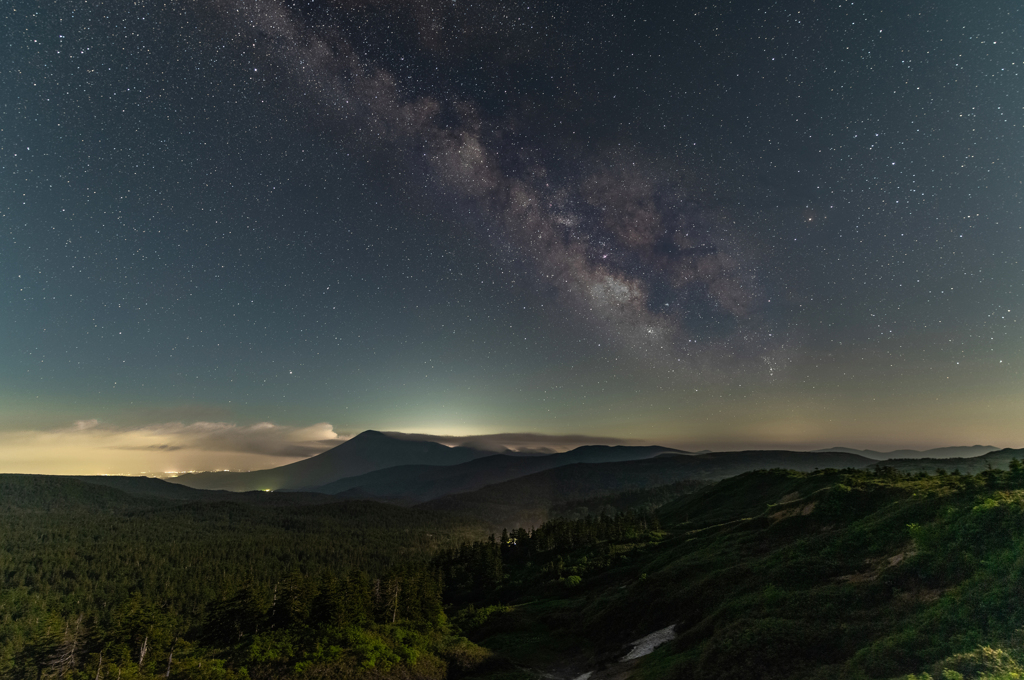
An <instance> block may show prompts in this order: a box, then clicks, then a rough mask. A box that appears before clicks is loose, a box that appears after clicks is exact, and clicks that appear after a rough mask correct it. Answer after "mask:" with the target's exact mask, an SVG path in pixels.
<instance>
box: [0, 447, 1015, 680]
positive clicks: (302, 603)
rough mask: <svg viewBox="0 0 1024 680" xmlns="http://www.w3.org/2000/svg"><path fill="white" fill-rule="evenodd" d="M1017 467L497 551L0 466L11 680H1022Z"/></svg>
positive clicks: (3, 637)
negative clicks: (634, 651)
mask: <svg viewBox="0 0 1024 680" xmlns="http://www.w3.org/2000/svg"><path fill="white" fill-rule="evenodd" d="M1008 467H1009V469H1008V470H999V469H992V470H984V471H982V472H980V473H979V474H976V475H973V476H971V475H961V474H949V473H943V474H931V475H929V474H926V473H906V472H900V471H898V470H896V469H894V468H892V467H879V468H876V469H872V470H868V471H863V470H852V469H851V470H844V471H837V470H823V471H817V472H803V473H800V472H792V471H785V470H770V471H760V472H749V473H746V474H742V475H739V476H737V477H734V478H731V479H727V480H725V481H722V482H719V483H717V484H715V485H713V486H708V487H705V488H703V489H699V490H696V489H695V488H694V487H692V486H683V487H680V486H678V485H677V486H676V487H674V488H665V489H655V490H652V491H631V492H628V493H626V494H620V495H610V496H604V497H602V498H600V499H595V500H594V501H593V502H592V503H589V504H587V503H584V502H577V503H575V504H573V505H570V506H563V507H561V508H558V509H557V511H556V512H554V513H553V515H561V518H560V519H555V520H551V521H548V522H546V523H544V524H543V525H540V526H538V527H535V528H533V529H532V530H531V529H527V528H524V527H518V528H510V529H509V531H507V532H504V533H503V534H500V535H493V536H490V537H489V536H488V534H489V530H488V529H487V527H486V526H485V525H483V524H481V523H478V522H474V521H473V520H472V518H471V517H469V516H467V515H465V514H461V515H459V516H453V515H449V514H444V513H441V512H429V511H426V510H424V509H422V508H418V509H405V508H400V507H396V506H389V505H384V504H380V503H375V502H369V501H342V502H338V501H337V500H336V499H333V498H330V497H324V496H318V495H316V494H294V495H293V494H258V493H256V494H225V493H224V492H199V493H198V495H195V494H192V492H189V493H188V494H184V493H180V492H179V495H178V496H175V493H172V492H168V491H167V490H166V488H165V487H161V486H160V485H159V484H152V483H151V482H152V481H154V480H149V481H144V480H140V481H137V482H132V483H131V484H130V485H122V488H111V487H110V486H99V485H97V484H96V483H94V482H95V480H94V481H89V480H85V479H71V478H59V477H38V476H21V475H3V476H0V516H2V517H3V520H2V521H0V578H2V581H0V586H2V589H0V677H4V678H33V679H35V678H41V677H54V678H58V677H60V678H71V679H78V678H89V679H92V678H97V677H102V678H124V679H125V680H128V679H130V678H157V677H161V678H163V677H172V678H197V679H198V678H251V679H256V678H353V679H354V678H403V679H405V678H408V679H412V678H431V679H436V680H441V679H442V678H456V677H461V678H493V679H495V680H497V679H498V678H501V679H503V680H517V679H521V680H527V679H528V678H540V677H554V678H572V677H576V676H578V675H580V674H583V673H592V675H591V676H589V677H591V678H592V679H593V680H612V679H618V678H626V677H635V678H637V679H638V680H662V679H665V680H669V679H676V678H678V679H684V678H693V679H694V680H705V679H707V680H710V679H712V678H716V679H717V678H736V679H739V678H744V679H747V678H764V679H769V678H807V679H816V678H821V679H824V678H880V679H882V678H907V677H909V676H911V675H913V676H914V677H915V678H916V679H917V680H923V678H935V679H936V680H938V679H944V680H956V679H957V678H968V679H970V678H1000V679H1009V678H1019V677H1024V670H1022V668H1021V666H1020V665H1019V664H1020V663H1021V662H1022V661H1024V659H1022V658H1021V656H1020V655H1021V653H1022V651H1024V644H1022V643H1024V638H1022V633H1024V470H1022V469H1021V467H1020V466H1019V465H1018V464H1016V463H1010V464H1009V466H1008ZM108 483H109V482H108ZM158 492H159V493H158ZM160 494H162V495H160ZM204 494H214V495H209V496H208V495H204ZM645 496H647V497H649V499H652V500H650V502H645ZM325 499H326V500H325ZM659 505H660V507H657V506H659ZM655 507H656V508H657V509H656V510H655ZM655 631H666V634H665V636H664V637H665V639H666V640H668V641H667V642H665V643H664V644H662V645H661V646H659V647H657V649H655V650H654V652H653V653H651V654H649V655H647V656H643V657H641V658H637V659H631V660H629V661H625V662H623V661H622V659H623V658H624V657H625V655H626V654H627V652H629V650H630V649H631V645H630V643H632V642H633V641H635V640H637V639H639V638H641V637H643V636H645V635H648V634H650V633H653V632H655Z"/></svg>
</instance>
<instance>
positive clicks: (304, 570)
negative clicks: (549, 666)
mask: <svg viewBox="0 0 1024 680" xmlns="http://www.w3.org/2000/svg"><path fill="white" fill-rule="evenodd" d="M138 486H143V487H146V488H148V486H150V485H139V484H137V483H136V484H135V485H134V486H133V488H134V487H138ZM203 493H208V492H203ZM214 496H215V497H216V498H218V499H219V497H220V495H219V494H214ZM310 498H311V497H307V496H306V495H305V494H300V495H297V496H295V497H292V495H291V494H240V495H237V496H236V501H227V500H214V501H208V502H203V501H187V502H186V501H182V500H174V499H168V498H161V497H156V496H148V495H132V494H128V493H125V492H124V491H120V490H117V489H114V488H109V487H107V486H100V485H97V484H92V483H89V482H87V481H83V480H80V479H72V478H62V477H44V476H33V475H0V515H2V517H3V520H2V521H0V578H2V584H3V585H2V590H0V677H7V678H37V677H39V676H38V674H39V673H40V672H44V671H45V672H46V673H50V675H52V676H54V677H58V676H59V677H68V678H75V677H83V678H84V677H89V678H94V677H96V674H97V673H98V672H100V671H102V673H101V676H102V677H108V678H115V677H119V676H120V677H122V678H125V679H128V678H149V677H156V676H157V675H159V676H160V677H163V676H164V675H165V674H166V672H167V668H168V659H171V663H172V666H171V668H172V670H174V671H175V673H176V674H177V675H178V677H190V678H192V677H194V678H207V677H209V678H219V677H224V678H233V677H239V678H241V677H251V678H258V677H280V674H281V673H286V674H287V673H292V672H294V671H295V669H296V668H298V664H306V665H305V666H302V667H303V668H306V669H315V668H320V669H333V670H330V672H331V673H336V675H335V676H332V677H342V676H344V677H348V676H352V677H355V676H356V675H359V674H360V672H362V671H360V669H364V670H365V669H376V672H380V671H383V670H387V669H393V668H395V667H399V666H400V667H402V668H404V669H405V671H403V672H407V673H412V674H413V675H416V674H417V673H419V674H425V675H426V676H430V677H437V676H438V674H442V675H443V673H444V668H445V665H446V664H447V663H449V662H450V661H451V659H452V658H455V657H459V655H464V654H466V653H469V652H466V651H465V650H466V649H470V648H469V647H465V648H464V646H460V644H461V643H459V641H458V639H457V638H456V637H452V636H451V635H450V632H449V629H448V627H447V623H446V621H445V618H444V616H443V615H442V614H441V610H440V599H439V598H440V587H441V584H440V582H439V581H438V577H437V574H436V573H435V572H433V571H431V570H430V569H429V568H427V567H426V563H427V561H428V559H429V558H430V556H431V555H433V554H434V553H435V552H436V551H437V550H438V549H439V548H441V547H444V546H446V545H454V544H455V543H456V542H457V541H458V540H459V539H460V538H469V537H473V536H479V535H481V529H480V528H479V527H478V526H476V525H474V524H473V523H472V522H467V521H464V520H456V519H453V518H451V517H448V516H444V515H440V514H437V513H429V512H412V511H409V510H405V509H402V508H398V507H394V506H388V505H383V504H379V503H372V502H353V501H349V502H335V503H331V504H323V503H318V504H312V505H311V504H309V503H308V501H309V500H310ZM313 498H314V499H319V500H323V499H326V498H329V497H324V496H314V497H313ZM239 501H240V502H239ZM335 648H336V649H335ZM332 650H333V651H332ZM100 655H102V661H101V659H100ZM453 655H454V656H453ZM459 658H461V657H459ZM424 664H426V665H424ZM217 669H220V670H217ZM242 669H247V670H246V671H245V672H243V671H242ZM416 669H419V670H416ZM309 672H310V673H312V672H313V671H312V670H310V671H309ZM317 672H320V671H317ZM323 672H324V673H327V672H328V671H327V670H323ZM246 673H247V674H248V675H246ZM345 673H347V674H348V675H345ZM338 674H340V675H338ZM307 676H308V677H317V676H316V675H308V673H307Z"/></svg>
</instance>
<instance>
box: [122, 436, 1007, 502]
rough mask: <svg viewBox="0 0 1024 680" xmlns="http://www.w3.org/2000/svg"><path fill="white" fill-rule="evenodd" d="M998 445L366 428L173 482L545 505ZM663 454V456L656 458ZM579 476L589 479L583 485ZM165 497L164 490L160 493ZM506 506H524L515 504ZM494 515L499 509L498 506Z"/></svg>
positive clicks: (948, 456) (957, 456) (969, 453)
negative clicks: (639, 442)
mask: <svg viewBox="0 0 1024 680" xmlns="http://www.w3.org/2000/svg"><path fill="white" fill-rule="evenodd" d="M995 450H996V449H995V448H994V447H991V446H962V447H945V448H941V449H932V450H929V451H912V450H901V451H891V452H889V453H881V452H878V451H871V450H863V451H862V450H858V449H848V448H842V447H835V448H831V449H823V450H819V451H813V452H797V451H742V452H717V453H713V452H702V453H699V454H692V453H688V452H686V451H680V450H678V449H671V448H668V447H664V446H596V445H595V446H581V447H579V448H576V449H573V450H571V451H566V452H562V453H554V454H549V455H543V456H536V455H534V456H517V455H514V453H513V452H507V453H500V454H495V453H493V452H491V451H485V450H481V449H475V448H470V447H448V446H445V445H443V444H438V443H435V442H430V441H421V440H410V439H404V438H401V439H400V438H398V437H394V436H390V435H386V434H383V433H381V432H377V431H374V430H368V431H366V432H363V433H361V434H359V435H357V436H355V437H353V438H352V439H350V440H348V441H346V442H344V443H343V444H340V445H339V446H336V447H334V448H333V449H330V450H329V451H325V452H324V453H321V454H319V455H317V456H313V457H312V458H308V459H306V460H302V461H299V462H296V463H291V464H289V465H282V466H280V467H277V468H272V469H269V470H258V471H254V472H202V473H197V474H187V475H181V476H179V477H176V478H174V479H172V480H170V481H172V482H174V483H175V484H176V485H179V486H186V487H191V488H194V489H207V490H225V491H235V492H237V491H255V490H274V491H286V490H287V491H303V492H311V493H316V494H326V495H329V496H335V497H336V498H339V499H343V498H347V499H372V500H383V501H390V502H394V503H399V504H401V505H415V504H420V503H425V502H428V501H433V500H435V499H441V498H445V497H458V498H462V497H463V496H462V495H465V494H469V493H473V492H478V491H479V492H481V493H482V494H484V496H486V495H487V494H488V493H491V492H489V491H487V490H486V489H488V488H490V487H493V486H495V485H498V486H497V487H496V488H497V490H496V491H495V492H494V493H497V494H498V496H499V497H500V496H501V495H502V494H508V493H514V494H515V498H520V499H522V498H526V497H527V496H530V497H532V496H533V495H535V494H533V492H529V493H527V492H526V491H524V490H523V489H524V488H525V487H524V486H523V485H525V486H527V487H528V486H530V485H531V484H533V485H540V486H539V487H538V488H545V489H551V490H552V493H550V494H548V495H547V496H545V500H544V503H547V506H550V505H552V504H555V503H558V502H564V501H567V500H572V499H573V498H583V497H586V496H588V495H590V496H593V495H600V494H605V493H616V492H619V491H622V490H627V489H639V488H649V487H651V486H655V485H659V484H668V483H672V482H676V481H683V480H717V479H723V478H725V477H729V476H732V475H736V474H740V473H742V472H746V471H749V470H755V469H764V468H775V467H778V468H789V469H795V470H802V471H809V470H813V469H815V468H828V467H834V468H844V467H855V468H860V467H866V466H868V465H871V464H874V463H877V462H878V461H885V460H890V459H899V458H911V457H912V458H915V459H919V458H920V459H925V460H929V459H930V460H939V459H942V460H949V461H958V460H964V459H969V458H979V459H980V458H981V457H982V456H984V455H985V454H987V453H989V452H992V451H995ZM656 458H657V459H658V462H657V463H653V464H650V465H641V466H630V465H619V466H612V467H609V465H610V464H613V463H629V462H636V461H645V460H652V459H656ZM662 458H663V459H664V460H661V459H662ZM907 463H908V464H909V463H910V461H907ZM579 464H587V465H588V466H592V469H590V470H588V471H587V472H585V473H584V472H582V469H576V470H574V471H573V472H569V473H559V474H551V475H548V476H547V477H543V476H542V477H537V476H536V475H538V474H543V473H545V472H546V471H552V470H555V469H559V468H563V467H565V466H574V468H578V466H579ZM933 467H935V466H934V465H933ZM652 471H653V472H652ZM520 479H523V480H524V481H522V482H521V484H520V485H519V486H514V489H515V490H514V491H512V490H506V491H502V490H501V489H502V488H503V487H501V485H502V484H507V483H510V482H512V481H513V480H520ZM569 479H572V480H575V481H574V482H572V483H573V484H582V487H580V490H579V491H578V492H571V491H570V490H569V489H568V487H567V486H566V484H569V482H567V481H565V480H569ZM584 479H585V480H587V481H586V482H585V483H584V482H583V480H584ZM555 480H562V481H558V482H556V481H555ZM133 483H138V482H133ZM111 485H112V486H113V484H111ZM584 488H585V491H584V490H583V489H584ZM555 490H557V492H556V491H555ZM162 493H171V492H169V491H167V490H163V491H162ZM524 494H525V495H524ZM580 494H582V495H580ZM453 502H454V501H453ZM463 502H467V503H471V504H476V503H478V502H479V499H464V500H460V501H458V502H457V503H456V504H458V503H463ZM488 502H489V501H488ZM499 504H500V503H499ZM513 505H521V504H520V503H518V502H514V503H513ZM527 505H530V506H531V507H539V505H538V503H537V502H533V501H531V502H530V503H527ZM547 506H545V507H547ZM487 514H489V515H493V514H494V513H492V512H488V513H487ZM498 514H499V515H502V514H505V513H504V511H499V512H498Z"/></svg>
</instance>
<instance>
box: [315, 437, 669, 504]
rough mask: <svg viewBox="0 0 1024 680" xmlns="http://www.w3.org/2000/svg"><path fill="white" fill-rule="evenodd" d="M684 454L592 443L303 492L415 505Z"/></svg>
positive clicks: (384, 473)
mask: <svg viewBox="0 0 1024 680" xmlns="http://www.w3.org/2000/svg"><path fill="white" fill-rule="evenodd" d="M683 453H685V452H683V451H677V450H676V449H669V448H665V447H663V446H600V445H588V446H581V447H579V448H576V449H573V450H572V451H565V452H563V453H553V454H548V455H544V456H525V457H519V456H510V455H506V454H496V455H491V456H487V457H485V458H477V459H476V460H471V461H469V462H466V463H461V464H458V465H449V466H442V465H401V466H397V467H392V468H387V469H384V470H375V471H373V472H369V473H367V474H365V475H359V476H356V477H346V478H343V479H339V480H337V481H334V482H331V483H330V484H325V485H323V486H316V487H309V488H306V489H303V490H304V491H315V492H318V493H327V494H337V495H340V496H342V497H344V498H379V499H388V500H400V501H401V502H402V503H404V504H413V503H421V502H423V501H427V500H430V499H432V498H439V497H441V496H448V495H451V494H456V493H463V492H467V491H475V490H476V489H479V488H481V487H484V486H487V485H488V484H497V483H499V482H504V481H506V480H509V479H515V478H516V477H522V476H524V475H529V474H532V473H535V472H540V471H542V470H549V469H551V468H555V467H561V466H564V465H572V464H576V463H605V462H613V461H625V460H642V459H645V458H653V457H655V456H659V455H663V454H674V455H681V454H683Z"/></svg>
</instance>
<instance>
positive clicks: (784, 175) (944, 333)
mask: <svg viewBox="0 0 1024 680" xmlns="http://www.w3.org/2000/svg"><path fill="white" fill-rule="evenodd" d="M2 17H3V18H2V24H3V26H4V31H3V37H4V46H5V48H6V49H5V53H4V62H5V66H4V68H3V69H0V74H2V75H0V78H2V80H0V159H2V160H0V281H2V284H0V286H2V288H0V471H15V472H28V471H39V472H61V471H64V472H75V473H77V472H140V471H153V470H173V469H185V468H189V469H204V468H207V469H208V468H211V467H220V466H225V467H236V468H250V467H252V468H256V467H269V466H271V465H277V464H281V463H285V462H289V461H290V460H295V459H296V458H297V457H298V456H302V455H310V454H311V453H315V452H317V451H321V450H323V449H325V448H327V447H328V446H330V445H334V444H337V443H338V442H339V441H342V440H344V439H345V438H347V437H349V436H352V435H353V434H356V433H358V432H360V431H362V430H365V429H371V428H372V429H378V430H385V431H403V432H420V433H431V434H435V435H454V436H466V435H482V434H494V433H534V434H539V435H580V436H581V437H580V440H581V441H582V436H583V435H587V436H590V437H598V438H608V439H607V441H617V440H624V441H642V442H650V443H659V444H666V445H674V446H679V447H682V448H687V449H690V450H698V449H704V448H711V449H729V448H751V447H790V448H801V449H807V448H815V447H823V446H834V445H843V446H854V447H870V448H875V449H882V450H888V449H893V448H902V447H911V448H918V449H920V448H927V447H930V446H944V445H962V444H990V445H995V446H1017V447H1021V446H1024V342H1022V331H1024V323H1022V321H1021V319H1022V311H1024V271H1022V266H1021V255H1022V254H1024V229H1022V227H1024V193H1022V192H1024V184H1022V181H1024V162H1022V160H1021V159H1022V158H1024V78H1022V74H1024V9H1022V8H1021V6H1020V3H1018V2H1016V1H1015V0H1014V1H1011V0H1002V1H986V0H981V1H980V2H971V3H967V2H962V1H961V0H931V1H929V2H923V1H919V0H909V1H907V2H895V3H894V2H892V1H891V0H885V1H884V2H883V1H880V0H877V1H876V0H858V1H857V2H838V1H837V2H824V1H823V0H818V1H812V0H794V1H791V2H755V1H753V0H750V1H747V0H743V1H739V0H737V1H734V2H703V1H702V2H689V1H681V2H660V3H656V2H639V1H638V2H625V1H623V2H614V1H613V2H599V1H587V2H553V1H549V0H528V1H527V0H523V1H521V2H514V1H511V0H444V1H441V0H437V1H434V0H423V1H421V2H413V1H408V2H405V1H401V0H352V1H346V0H327V1H316V2H312V1H310V2H278V1H277V0H243V1H234V0H220V1H215V2H205V1H192V0H189V1H184V0H171V1H169V2H146V1H140V2H134V3H132V2H127V1H110V2H104V1H90V2H81V1H75V0H60V1H56V0H41V1H38V0H12V1H11V2H8V3H4V7H3V9H2ZM511 439H514V437H513V438H511ZM511 439H510V440H511ZM522 439H523V437H520V440H522ZM527 439H529V440H530V441H531V442H533V445H536V446H540V445H541V444H543V443H544V441H546V440H545V438H544V437H532V438H529V437H527ZM571 439H572V438H563V439H557V440H556V439H551V440H550V443H551V445H552V446H551V447H552V448H559V447H562V448H564V446H567V445H568V443H567V442H569V441H570V440H571ZM538 442H540V444H538Z"/></svg>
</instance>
